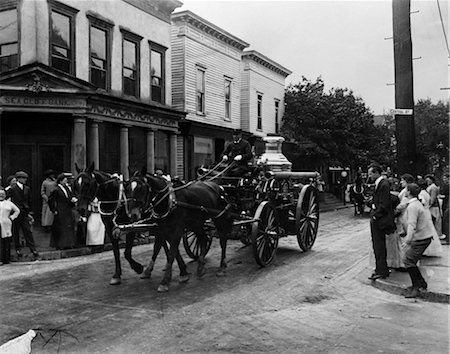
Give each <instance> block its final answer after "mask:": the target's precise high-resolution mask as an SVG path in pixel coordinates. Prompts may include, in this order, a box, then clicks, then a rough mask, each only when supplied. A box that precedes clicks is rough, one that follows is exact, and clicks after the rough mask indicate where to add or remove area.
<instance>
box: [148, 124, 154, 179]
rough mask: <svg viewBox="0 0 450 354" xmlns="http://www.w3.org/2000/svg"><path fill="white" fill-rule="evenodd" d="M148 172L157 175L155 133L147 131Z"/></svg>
mask: <svg viewBox="0 0 450 354" xmlns="http://www.w3.org/2000/svg"><path fill="white" fill-rule="evenodd" d="M147 172H149V173H155V132H154V130H152V129H148V130H147Z"/></svg>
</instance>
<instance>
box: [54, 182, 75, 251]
mask: <svg viewBox="0 0 450 354" xmlns="http://www.w3.org/2000/svg"><path fill="white" fill-rule="evenodd" d="M63 188H64V191H65V193H64V191H63ZM72 197H73V194H72V192H71V191H70V190H69V189H68V188H67V187H66V186H63V185H61V184H59V185H58V187H57V188H56V189H55V190H54V191H53V192H52V194H51V195H50V198H49V206H50V209H51V211H52V212H53V213H54V214H55V220H54V222H53V226H52V235H51V238H50V247H55V248H56V249H64V248H71V247H73V246H75V244H76V237H75V235H76V234H75V232H76V230H75V218H74V214H73V206H74V205H73V203H72V202H71V199H72Z"/></svg>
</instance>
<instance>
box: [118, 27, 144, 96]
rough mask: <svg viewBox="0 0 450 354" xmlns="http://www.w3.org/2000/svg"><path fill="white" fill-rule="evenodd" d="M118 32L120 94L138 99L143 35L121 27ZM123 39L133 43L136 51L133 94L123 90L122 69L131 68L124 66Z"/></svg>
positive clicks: (139, 94)
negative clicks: (119, 36)
mask: <svg viewBox="0 0 450 354" xmlns="http://www.w3.org/2000/svg"><path fill="white" fill-rule="evenodd" d="M120 32H121V33H122V94H123V95H124V96H127V97H135V98H138V99H139V98H140V97H141V41H142V38H143V37H141V36H139V35H138V34H136V33H133V32H130V31H128V30H127V29H125V28H123V27H121V28H120ZM125 41H128V42H131V43H134V45H135V46H136V53H135V60H136V82H135V89H136V93H135V94H134V95H130V94H128V93H126V92H125V84H124V83H125V80H124V79H125V76H124V69H129V70H132V69H130V68H127V67H125V66H124V57H125V56H124V53H125V51H124V48H125V46H124V44H125Z"/></svg>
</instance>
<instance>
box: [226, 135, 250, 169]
mask: <svg viewBox="0 0 450 354" xmlns="http://www.w3.org/2000/svg"><path fill="white" fill-rule="evenodd" d="M252 157H253V154H252V148H251V146H250V144H249V142H248V141H247V140H245V139H242V131H241V130H239V129H237V130H234V131H233V141H232V142H231V143H229V144H228V145H227V147H226V148H225V150H224V152H223V153H222V161H231V162H233V161H234V162H235V164H236V167H234V168H232V169H231V171H230V176H233V177H242V175H243V174H245V172H247V164H248V162H249V161H250V160H251V159H252Z"/></svg>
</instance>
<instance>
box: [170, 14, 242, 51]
mask: <svg viewBox="0 0 450 354" xmlns="http://www.w3.org/2000/svg"><path fill="white" fill-rule="evenodd" d="M171 18H172V23H173V24H178V23H185V24H189V25H191V26H192V27H194V28H196V29H198V30H200V31H201V32H203V33H206V34H208V35H210V36H212V37H214V38H216V39H218V40H220V41H222V42H224V43H226V44H228V45H229V46H232V47H234V48H237V49H239V50H244V49H245V48H247V47H248V46H249V44H248V43H247V42H244V41H243V40H242V39H239V38H238V37H236V36H233V35H232V34H230V33H228V32H227V31H225V30H223V29H221V28H220V27H217V26H216V25H214V24H212V23H211V22H209V21H207V20H205V19H204V18H202V17H200V16H198V15H196V14H194V13H193V12H191V11H189V10H186V11H181V12H176V13H173V14H172V16H171Z"/></svg>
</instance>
